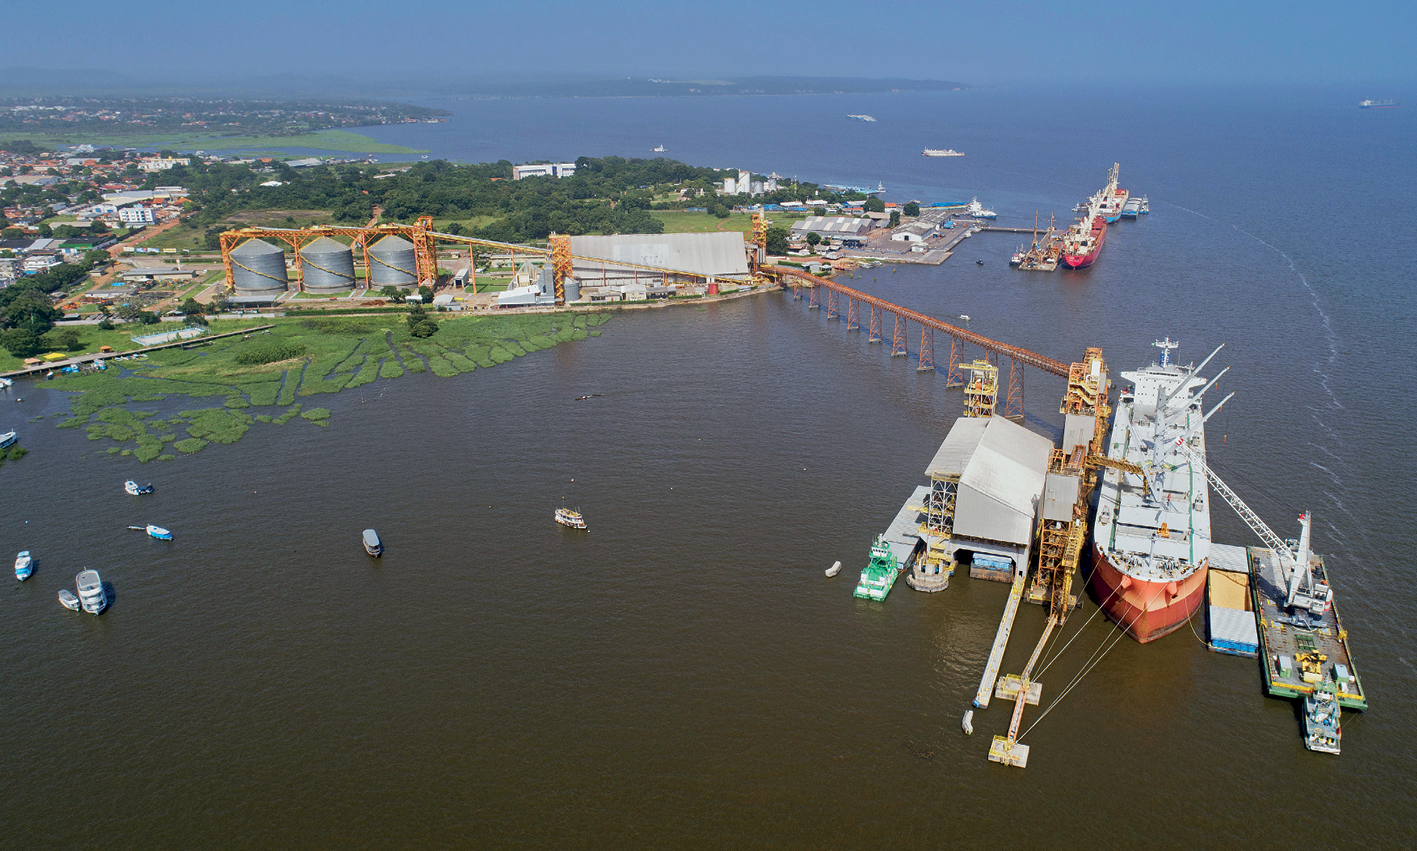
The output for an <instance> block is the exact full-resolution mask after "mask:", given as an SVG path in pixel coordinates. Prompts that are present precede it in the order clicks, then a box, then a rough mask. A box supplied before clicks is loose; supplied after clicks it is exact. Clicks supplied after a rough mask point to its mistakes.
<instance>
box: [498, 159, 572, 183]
mask: <svg viewBox="0 0 1417 851" xmlns="http://www.w3.org/2000/svg"><path fill="white" fill-rule="evenodd" d="M575 173H576V164H575V163H535V164H533V165H514V166H512V179H513V180H521V179H522V178H523V177H570V176H571V175H573V174H575Z"/></svg>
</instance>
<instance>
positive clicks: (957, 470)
mask: <svg viewBox="0 0 1417 851" xmlns="http://www.w3.org/2000/svg"><path fill="white" fill-rule="evenodd" d="M1052 451H1053V441H1051V440H1049V439H1048V438H1046V437H1043V436H1042V435H1039V434H1035V433H1033V432H1031V431H1029V430H1028V429H1026V428H1024V427H1023V426H1021V425H1018V424H1017V423H1013V422H1010V421H1009V420H1006V419H1004V418H1003V417H1000V416H992V417H988V418H982V417H962V418H960V419H958V420H956V421H955V424H954V427H953V428H951V429H950V433H949V435H948V436H946V437H945V441H944V443H942V444H940V448H939V451H937V452H936V453H935V457H934V458H933V459H931V461H930V465H929V466H928V467H927V468H926V469H925V475H926V476H928V477H929V478H930V499H929V501H928V503H927V509H928V517H927V525H929V526H931V527H934V528H938V529H941V530H944V531H947V532H948V534H947V535H946V536H945V537H946V540H945V541H944V548H945V554H946V555H947V556H949V557H950V558H951V559H952V560H954V561H959V560H960V559H959V555H957V553H960V551H965V552H967V553H969V554H970V556H971V557H974V556H980V555H982V556H985V557H986V558H993V559H1004V560H1008V561H1012V562H1013V565H1012V567H1013V572H1014V574H1015V575H1022V574H1023V573H1026V572H1027V570H1028V559H1029V554H1030V551H1031V548H1032V542H1033V534H1034V530H1035V529H1036V527H1037V525H1038V511H1039V503H1040V501H1041V499H1042V495H1043V485H1044V480H1045V479H1046V478H1047V474H1048V459H1049V456H1050V454H1051V453H1052Z"/></svg>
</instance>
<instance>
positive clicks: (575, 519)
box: [556, 508, 586, 529]
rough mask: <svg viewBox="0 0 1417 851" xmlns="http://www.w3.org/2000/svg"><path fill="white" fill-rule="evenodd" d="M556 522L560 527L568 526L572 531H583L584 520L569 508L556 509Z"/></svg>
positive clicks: (579, 514) (577, 512) (584, 526)
mask: <svg viewBox="0 0 1417 851" xmlns="http://www.w3.org/2000/svg"><path fill="white" fill-rule="evenodd" d="M556 522H557V523H560V524H561V525H562V526H570V527H571V528H572V529H585V528H586V525H585V518H584V517H581V513H580V512H579V511H572V510H571V509H569V508H558V509H556Z"/></svg>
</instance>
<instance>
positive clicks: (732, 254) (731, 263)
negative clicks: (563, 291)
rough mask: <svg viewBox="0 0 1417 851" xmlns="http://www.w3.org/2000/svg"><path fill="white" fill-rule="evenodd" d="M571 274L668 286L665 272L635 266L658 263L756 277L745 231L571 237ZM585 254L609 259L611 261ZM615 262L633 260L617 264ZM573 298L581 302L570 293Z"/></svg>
mask: <svg viewBox="0 0 1417 851" xmlns="http://www.w3.org/2000/svg"><path fill="white" fill-rule="evenodd" d="M570 242H571V254H572V255H574V256H575V258H576V259H574V260H573V261H572V266H571V274H572V275H573V277H575V278H578V279H579V282H580V286H581V287H585V288H589V287H623V286H625V285H628V284H640V285H643V286H645V287H646V288H648V287H654V286H663V285H666V284H668V283H670V282H669V281H665V280H664V279H663V276H662V275H659V274H655V273H654V272H647V271H645V270H643V269H635V268H634V266H653V267H659V268H665V269H677V270H680V271H683V272H692V273H695V274H697V275H702V276H704V277H705V278H711V279H714V280H717V279H725V280H730V281H736V282H740V283H745V282H747V281H748V280H749V279H750V273H749V270H748V252H747V244H746V243H745V242H744V241H743V234H741V233H733V232H716V233H654V234H616V235H613V236H573V237H571V238H570ZM583 258H604V259H605V262H600V263H597V262H595V261H594V260H587V259H583ZM615 261H620V262H621V263H628V264H633V265H632V266H616V265H615ZM566 300H567V301H575V299H573V298H571V297H570V296H569V295H567V299H566Z"/></svg>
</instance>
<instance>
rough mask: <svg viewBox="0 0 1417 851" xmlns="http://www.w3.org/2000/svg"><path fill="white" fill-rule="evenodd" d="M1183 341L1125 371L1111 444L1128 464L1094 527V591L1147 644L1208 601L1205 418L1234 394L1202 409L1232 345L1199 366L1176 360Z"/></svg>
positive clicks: (1113, 473) (1107, 490)
mask: <svg viewBox="0 0 1417 851" xmlns="http://www.w3.org/2000/svg"><path fill="white" fill-rule="evenodd" d="M1178 345H1179V344H1178V343H1174V342H1172V341H1171V340H1170V338H1167V339H1165V340H1159V341H1157V342H1156V343H1155V346H1156V347H1157V348H1159V349H1160V350H1161V357H1160V360H1159V362H1157V363H1153V364H1152V365H1150V366H1148V367H1146V368H1145V369H1139V370H1136V371H1134V372H1123V373H1122V378H1123V379H1125V380H1126V381H1128V382H1130V385H1131V386H1129V387H1127V388H1126V389H1124V390H1123V391H1122V393H1121V395H1120V397H1119V399H1118V403H1117V410H1116V416H1115V418H1114V420H1113V422H1112V433H1111V435H1110V436H1109V437H1108V444H1107V447H1108V448H1107V457H1108V458H1110V459H1112V460H1113V461H1114V462H1118V463H1117V464H1116V466H1113V467H1109V469H1108V470H1107V472H1106V474H1105V475H1104V476H1103V478H1102V482H1101V484H1100V488H1099V490H1100V495H1099V499H1098V503H1097V518H1096V520H1095V521H1094V524H1093V533H1092V535H1093V544H1092V578H1091V580H1090V581H1091V585H1092V591H1093V593H1094V594H1095V595H1096V596H1097V601H1098V605H1099V606H1101V608H1102V610H1103V611H1104V612H1105V613H1106V614H1107V617H1109V618H1111V619H1112V620H1113V621H1115V622H1116V623H1117V624H1118V625H1119V626H1121V627H1122V629H1123V630H1125V631H1126V633H1127V634H1128V635H1130V636H1131V637H1132V638H1134V639H1136V640H1137V641H1139V642H1142V643H1143V644H1144V643H1146V642H1148V641H1154V640H1156V639H1158V638H1160V637H1162V636H1163V635H1166V634H1167V633H1169V632H1171V631H1172V630H1174V629H1176V628H1177V627H1179V626H1181V625H1182V624H1184V623H1186V621H1187V620H1189V619H1190V617H1191V615H1192V614H1193V613H1194V612H1195V610H1196V609H1197V607H1199V606H1200V605H1201V602H1202V601H1203V600H1204V599H1205V584H1206V572H1207V569H1208V565H1209V558H1210V543H1211V538H1210V489H1209V483H1208V481H1207V478H1206V473H1205V468H1204V466H1203V465H1204V461H1205V421H1206V420H1208V419H1210V417H1211V416H1212V415H1214V414H1215V412H1216V411H1218V410H1220V407H1221V405H1224V404H1225V402H1226V401H1228V400H1229V398H1230V397H1229V396H1227V397H1225V399H1224V400H1222V401H1221V403H1220V404H1219V405H1216V406H1215V407H1214V408H1212V409H1211V411H1210V413H1207V414H1204V415H1202V413H1201V402H1202V397H1203V396H1204V395H1205V392H1206V391H1207V390H1209V389H1210V388H1211V387H1212V386H1214V385H1215V382H1216V381H1219V380H1220V376H1222V375H1224V374H1225V373H1226V372H1227V371H1228V370H1229V367H1226V369H1223V370H1221V371H1220V372H1219V373H1218V374H1216V376H1215V378H1212V379H1211V380H1210V381H1209V383H1207V382H1206V380H1205V379H1204V378H1202V377H1201V375H1200V373H1201V370H1203V369H1205V367H1206V364H1208V363H1210V361H1211V358H1214V357H1215V356H1216V354H1217V353H1219V352H1220V349H1222V348H1224V344H1221V345H1220V346H1219V347H1218V348H1216V350H1215V351H1214V352H1211V353H1210V356H1209V357H1207V358H1206V359H1205V360H1203V361H1201V363H1200V366H1196V367H1183V366H1176V365H1175V364H1173V363H1172V362H1171V352H1172V350H1174V349H1175V348H1176V347H1177V346H1178ZM1231 395H1234V394H1233V393H1232V394H1231Z"/></svg>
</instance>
